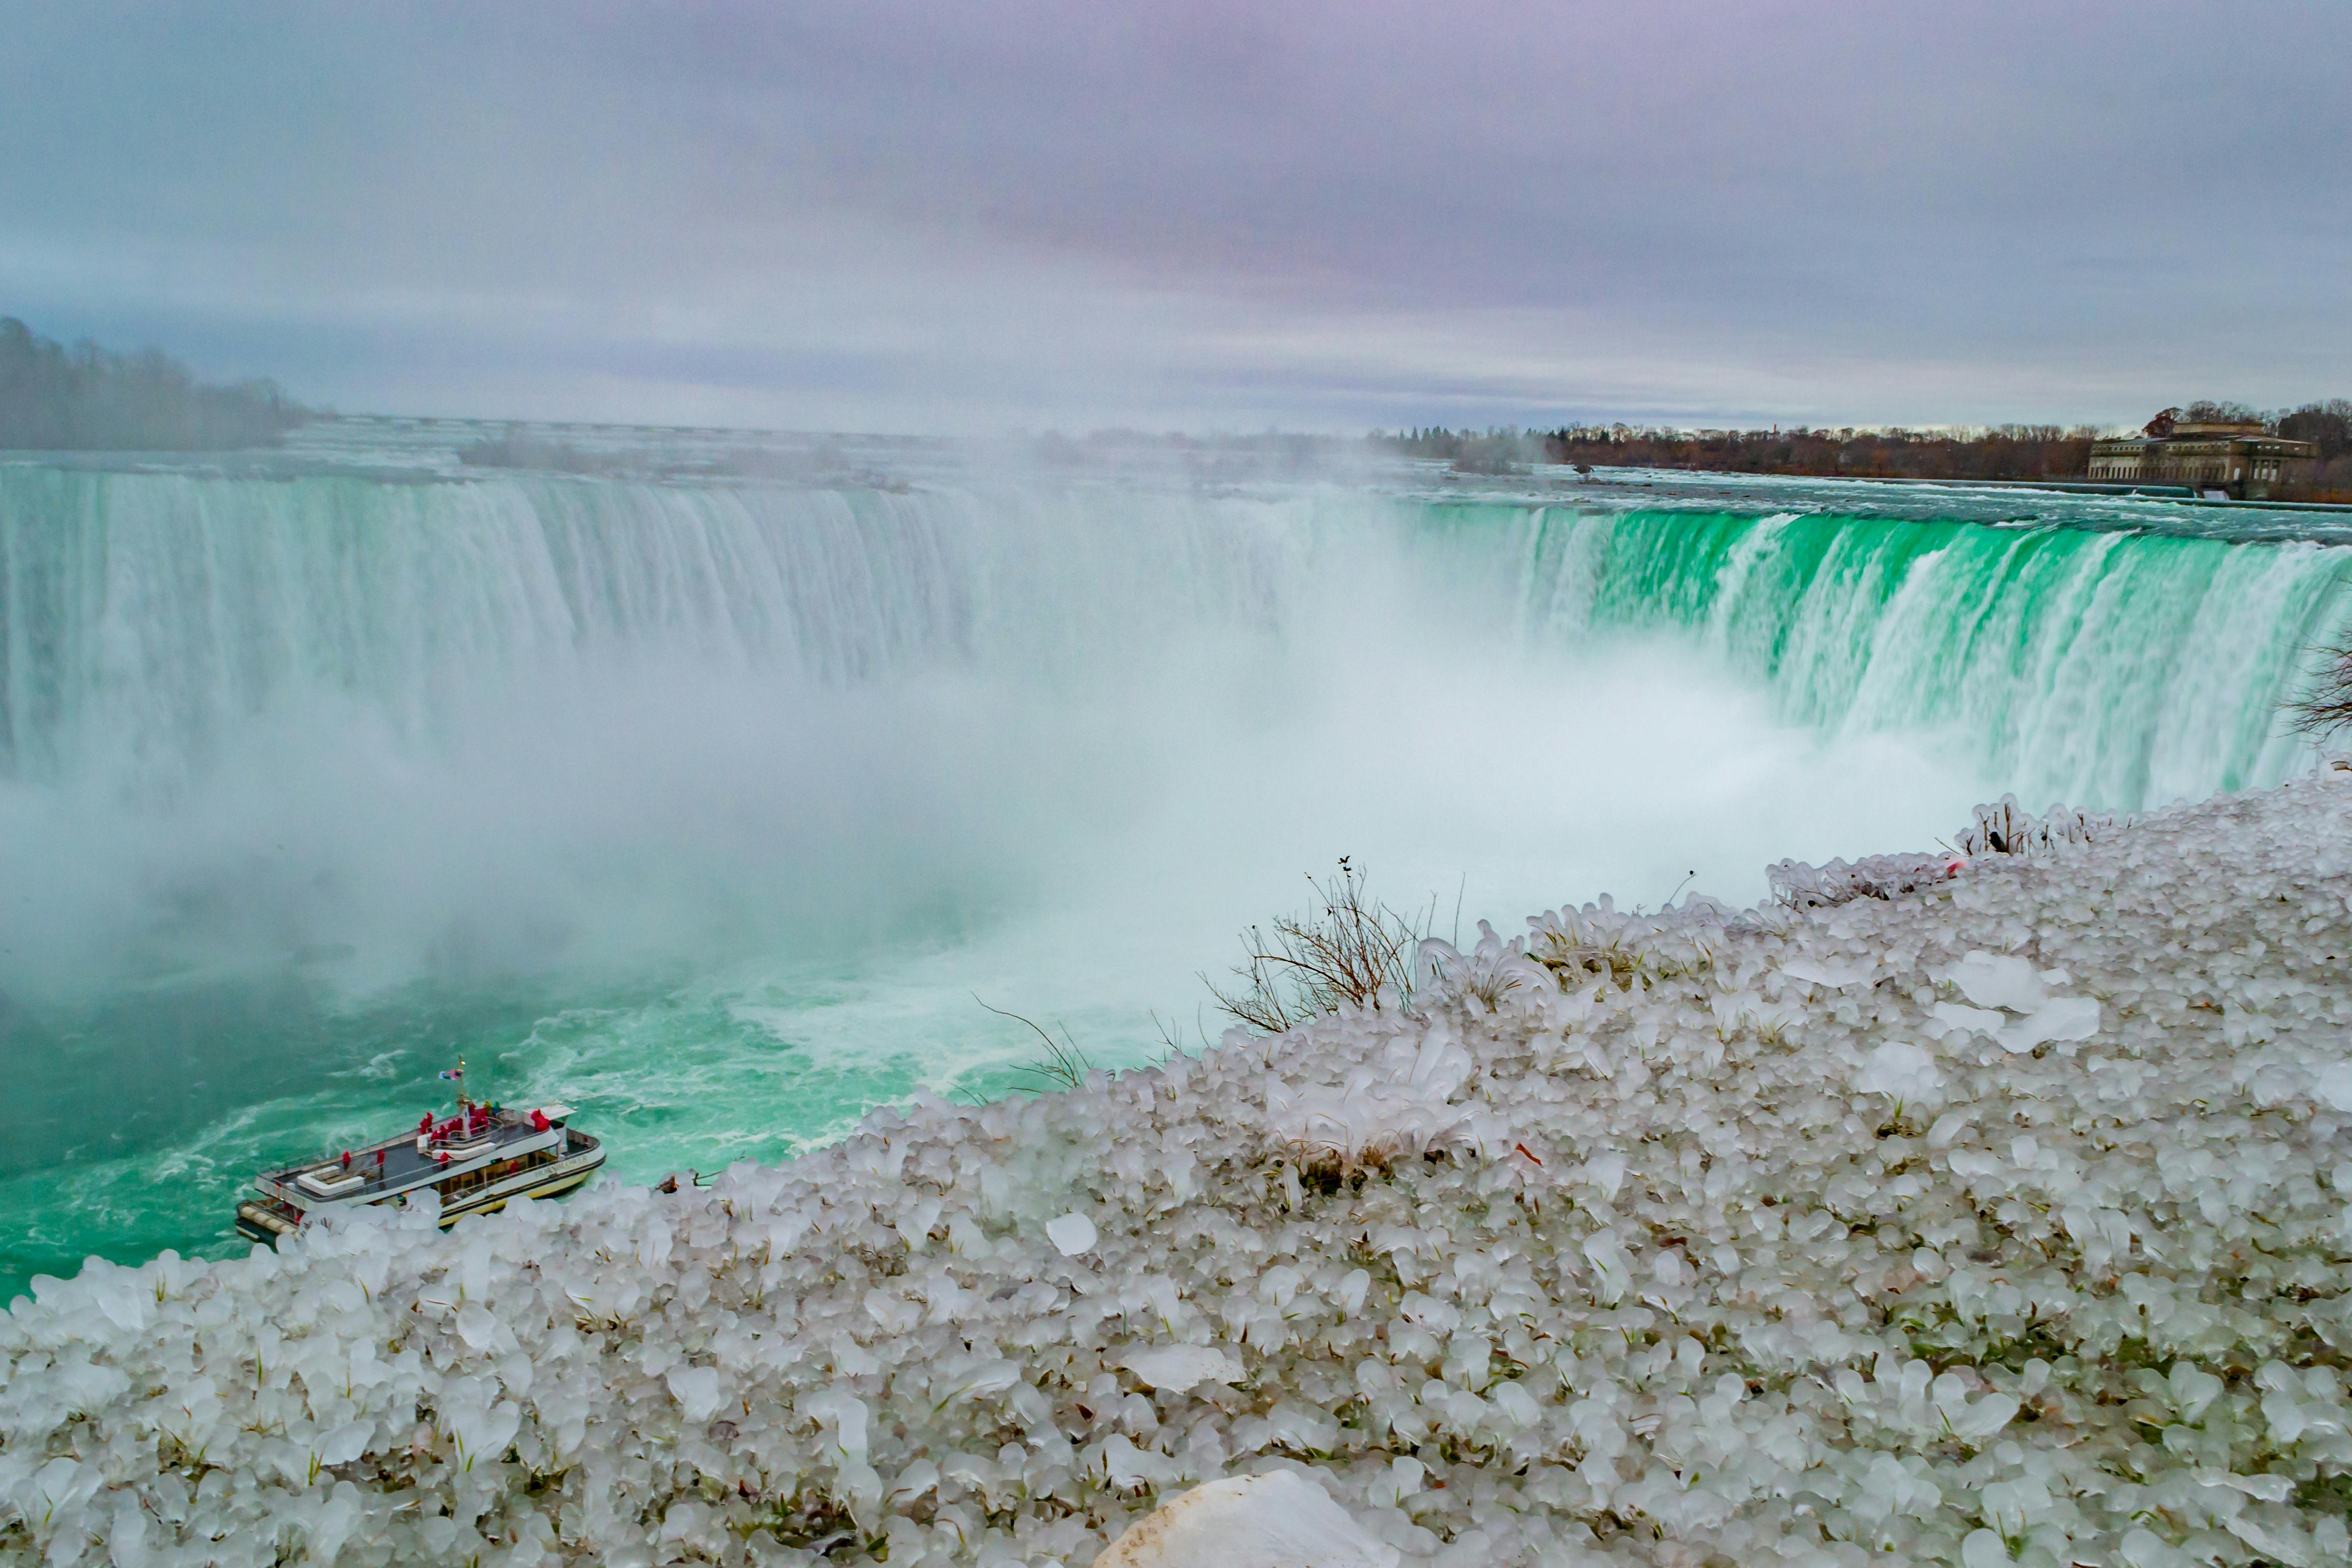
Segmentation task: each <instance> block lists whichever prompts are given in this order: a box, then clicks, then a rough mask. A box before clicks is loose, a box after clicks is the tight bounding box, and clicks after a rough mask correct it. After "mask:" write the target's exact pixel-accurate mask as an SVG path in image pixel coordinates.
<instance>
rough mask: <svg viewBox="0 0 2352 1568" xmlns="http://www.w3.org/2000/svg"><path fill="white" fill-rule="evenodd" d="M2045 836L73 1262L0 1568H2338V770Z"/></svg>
mask: <svg viewBox="0 0 2352 1568" xmlns="http://www.w3.org/2000/svg"><path fill="white" fill-rule="evenodd" d="M2026 837H2027V838H2029V839H2031V840H2032V852H2031V853H2011V852H2009V851H2007V850H2005V849H2004V850H1995V851H1994V852H1992V853H1986V854H1979V855H1977V856H1975V857H1973V858H1970V859H1969V861H1968V862H1967V863H1966V864H1965V865H1964V866H1962V867H1960V868H1958V870H1957V871H1955V872H1954V873H1953V874H1951V875H1950V876H1948V877H1946V878H1940V879H1934V880H1932V881H1930V882H1928V883H1927V884H1926V885H1924V886H1921V887H1917V888H1916V889H1913V890H1911V891H1908V892H1900V891H1896V892H1890V893H1889V894H1888V895H1887V896H1885V897H1861V896H1856V897H1853V898H1850V899H1847V900H1843V901H1833V902H1820V901H1801V903H1799V904H1788V905H1781V906H1776V907H1768V908H1765V909H1761V910H1753V911H1746V912H1734V911H1730V910H1724V909H1722V908H1721V907H1720V906H1717V905H1713V904H1710V903H1707V902H1705V901H1704V900H1699V901H1695V902H1694V903H1692V904H1691V905H1689V906H1686V907H1684V908H1681V909H1677V910H1672V911H1669V912H1668V913H1666V914H1664V915H1660V916H1642V915H1638V914H1628V913H1624V912H1621V911H1618V910H1613V909H1612V908H1609V907H1606V906H1601V907H1588V908H1585V909H1582V910H1559V911H1555V912H1554V913H1552V914H1549V915H1547V916H1544V917H1542V918H1541V919H1538V920H1537V921H1532V922H1530V926H1529V929H1528V931H1527V933H1526V934H1525V935H1524V936H1521V937H1519V938H1517V939H1516V940H1511V941H1505V940H1503V939H1502V938H1501V937H1499V936H1497V935H1496V934H1495V933H1493V932H1492V931H1486V932H1484V933H1482V936H1481V938H1480V940H1479V941H1478V942H1476V943H1475V945H1474V946H1472V947H1471V948H1470V949H1469V950H1468V951H1464V952H1456V951H1454V949H1452V948H1450V947H1445V946H1444V945H1442V944H1433V945H1432V946H1430V947H1428V948H1426V949H1424V951H1423V953H1422V954H1421V962H1422V963H1423V984H1421V986H1420V988H1419V989H1418V990H1417V991H1416V993H1415V994H1414V998H1413V1006H1412V1009H1411V1010H1409V1011H1407V1010H1401V1009H1399V1008H1396V1007H1392V1006H1391V1007H1384V1008H1381V1009H1380V1010H1378V1011H1372V1012H1366V1013H1361V1014H1351V1015H1349V1016H1340V1017H1336V1018H1329V1019H1326V1020H1322V1021H1320V1022H1318V1023H1316V1024H1313V1025H1310V1026H1307V1027H1304V1028H1301V1029H1298V1030H1296V1031H1294V1032H1292V1033H1291V1034H1289V1035H1286V1036H1284V1037H1279V1038H1274V1039H1263V1040H1257V1039H1245V1038H1241V1037H1234V1038H1230V1039H1229V1040H1228V1042H1227V1043H1226V1044H1225V1045H1224V1046H1223V1047H1220V1048H1218V1049H1214V1050H1211V1051H1207V1052H1204V1053H1203V1054H1202V1055H1201V1056H1200V1057H1197V1058H1180V1059H1172V1060H1171V1061H1169V1062H1168V1063H1166V1064H1165V1065H1164V1066H1162V1067H1160V1068H1152V1069H1148V1070H1141V1071H1135V1072H1129V1073H1125V1074H1121V1075H1118V1076H1109V1075H1105V1074H1101V1073H1097V1074H1094V1075H1092V1076H1090V1077H1089V1078H1088V1079H1087V1080H1086V1082H1085V1083H1084V1084H1083V1085H1082V1086H1081V1087H1079V1088H1077V1089H1073V1090H1072V1091H1070V1092H1068V1093H1065V1094H1057V1095H1047V1096H1042V1097H1039V1098H1035V1099H1029V1100H1011V1101H1004V1102H1000V1103H997V1104H994V1105H991V1106H988V1107H986V1108H984V1109H971V1108H965V1107H956V1106H950V1105H947V1104H944V1103H941V1102H940V1101H938V1100H929V1099H925V1100H919V1101H918V1102H917V1103H915V1104H912V1105H910V1106H908V1107H905V1108H903V1109H902V1110H896V1111H891V1112H886V1113H883V1114H880V1115H877V1117H876V1118H875V1119H874V1120H873V1121H871V1122H869V1123H868V1125H867V1126H866V1129H865V1130H864V1131H862V1132H861V1133H860V1134H859V1135H857V1136H856V1137H854V1138H852V1139H850V1140H848V1141H847V1142H844V1143H842V1144H840V1145H837V1146H835V1147H833V1148H830V1149H827V1150H824V1151H822V1152H817V1153H815V1154H813V1155H811V1156H809V1157H807V1158H805V1159H803V1160H801V1161H799V1162H797V1163H793V1164H791V1165H788V1166H784V1167H781V1168H760V1167H754V1166H749V1165H745V1166H739V1167H737V1168H735V1169H733V1170H731V1171H730V1172H728V1173H726V1174H725V1175H724V1176H723V1177H721V1178H720V1179H719V1181H718V1182H717V1183H716V1184H715V1185H713V1186H710V1187H707V1188H699V1189H698V1188H693V1187H688V1188H686V1189H685V1190H682V1191H679V1192H677V1193H675V1194H659V1193H654V1192H648V1191H646V1190H644V1189H640V1188H617V1187H615V1188H606V1189H604V1190H592V1191H591V1192H589V1193H587V1194H583V1195H582V1196H581V1197H580V1198H578V1199H577V1200H575V1201H573V1202H572V1203H570V1204H567V1205H560V1206H551V1205H516V1206H515V1207H514V1208H512V1209H510V1210H509V1212H507V1213H506V1214H504V1215H499V1216H495V1217H488V1218H475V1219H468V1220H467V1221H465V1222H463V1223H462V1224H460V1225H459V1226H457V1228H456V1229H455V1230H453V1231H451V1232H449V1233H447V1234H446V1235H445V1234H443V1233H440V1232H439V1231H437V1230H436V1228H435V1226H434V1223H433V1216H432V1215H429V1214H425V1213H416V1214H408V1215H373V1216H367V1217H365V1218H362V1219H361V1220H358V1221H355V1222H351V1223H345V1224H341V1225H337V1226H331V1227H327V1228H322V1229H320V1230H319V1231H317V1232H316V1233H315V1234H312V1235H310V1236H308V1237H304V1238H302V1239H301V1240H300V1241H299V1242H296V1243H291V1244H289V1246H288V1247H286V1248H285V1249H284V1250H283V1251H282V1252H279V1253H276V1254H272V1253H268V1252H258V1251H257V1252H256V1253H255V1254H254V1255H253V1256H251V1257H250V1258H240V1259H236V1260H235V1261H231V1262H226V1263H199V1262H190V1261H186V1260H184V1259H181V1258H176V1257H173V1256H172V1255H169V1254H166V1255H164V1256H163V1257H162V1258H157V1259H155V1260H154V1261H152V1262H151V1263H149V1264H147V1265H145V1266H144V1267H142V1268H121V1267H115V1266H112V1265H109V1264H105V1263H101V1262H96V1261H93V1262H91V1263H90V1264H89V1265H88V1266H87V1267H86V1268H84V1270H83V1271H82V1273H81V1274H80V1275H79V1277H78V1278H76V1279H73V1280H71V1281H60V1280H56V1279H43V1280H40V1281H38V1282H37V1285H36V1288H35V1291H34V1298H33V1299H32V1300H19V1301H18V1302H17V1303H16V1305H15V1306H14V1307H13V1308H12V1309H11V1310H10V1311H9V1312H8V1313H7V1314H6V1315H5V1317H0V1559H6V1560H11V1561H23V1562H28V1563H29V1562H35V1561H38V1562H43V1563H50V1564H56V1565H58V1568H65V1565H67V1564H71V1563H105V1562H112V1563H119V1564H123V1565H125V1568H134V1565H139V1564H169V1563H230V1564H242V1563H256V1564H261V1563H291V1562H298V1561H299V1562H320V1563H327V1562H339V1563H350V1564H383V1563H473V1562H478V1563H483V1564H510V1565H514V1568H524V1565H528V1564H532V1563H547V1562H551V1561H579V1562H590V1561H593V1562H602V1563H613V1564H624V1565H625V1564H651V1563H675V1562H717V1563H754V1562H757V1563H792V1564H799V1565H803V1568H811V1565H814V1564H816V1563H820V1562H824V1563H856V1562H868V1561H881V1560H886V1559H887V1562H888V1563H890V1564H892V1568H904V1565H905V1564H908V1563H925V1562H937V1563H1000V1564H1003V1563H1032V1564H1038V1563H1057V1564H1076V1565H1080V1568H1083V1565H1084V1564H1087V1563H1092V1562H1094V1561H1095V1560H1096V1558H1097V1556H1098V1555H1100V1554H1101V1553H1102V1552H1105V1551H1106V1550H1107V1549H1108V1548H1109V1547H1110V1545H1111V1543H1112V1542H1113V1541H1114V1540H1115V1539H1116V1538H1118V1537H1119V1536H1120V1535H1121V1534H1122V1532H1124V1531H1126V1530H1127V1529H1128V1527H1129V1525H1130V1524H1132V1523H1134V1522H1135V1521H1137V1520H1139V1519H1140V1518H1143V1517H1144V1516H1146V1515H1148V1514H1149V1513H1150V1512H1151V1511H1152V1510H1154V1509H1155V1508H1156V1507H1159V1506H1160V1505H1162V1504H1164V1503H1167V1502H1169V1501H1170V1500H1173V1499H1175V1498H1177V1497H1179V1496H1180V1495H1181V1494H1185V1493H1187V1492H1191V1491H1192V1489H1195V1488H1199V1487H1202V1486H1203V1485H1205V1484H1207V1483H1213V1482H1219V1481H1234V1480H1238V1479H1241V1478H1244V1477H1251V1476H1260V1477H1265V1476H1276V1475H1287V1476H1289V1477H1290V1478H1292V1479H1289V1480H1286V1481H1282V1482H1280V1483H1278V1484H1279V1485H1280V1486H1281V1487H1283V1488H1286V1489H1287V1488H1291V1487H1294V1486H1296V1487H1300V1488H1311V1489H1314V1490H1315V1493H1316V1494H1317V1495H1318V1496H1320V1497H1321V1498H1323V1499H1325V1500H1328V1504H1329V1505H1330V1507H1331V1508H1332V1509H1333V1510H1337V1511H1338V1512H1339V1513H1340V1514H1344V1516H1345V1517H1346V1518H1347V1519H1349V1520H1350V1521H1353V1525H1354V1527H1355V1528H1357V1529H1360V1530H1361V1531H1363V1532H1365V1534H1366V1536H1367V1537H1368V1538H1369V1539H1370V1541H1371V1542H1376V1543H1377V1544H1378V1545H1379V1546H1381V1547H1383V1548H1387V1549H1393V1551H1394V1552H1396V1553H1397V1554H1398V1558H1399V1561H1400V1562H1401V1563H1405V1564H1448V1565H1455V1564H1458V1565H1462V1568H1469V1565H1471V1564H1478V1565H1482V1568H1483V1565H1489V1564H1492V1565H1508V1564H1515V1563H1519V1564H1535V1563H1544V1564H1571V1565H1572V1564H1594V1563H1602V1562H1612V1563H1675V1564H1697V1563H1708V1562H1720V1561H1725V1560H1733V1561H1737V1562H1739V1563H1742V1564H1766V1563H1842V1564H1856V1565H1859V1564H1863V1563H1879V1562H1903V1563H1920V1562H1943V1563H1964V1564H1967V1565H1968V1568H1991V1565H1994V1564H1999V1563H2011V1562H2015V1563H2032V1564H2042V1565H2053V1564H2063V1563H2096V1564H2101V1565H2111V1568H2174V1565H2180V1564H2187V1563H2231V1564H2236V1563H2253V1562H2262V1563H2285V1564H2307V1565H2315V1564H2321V1563H2341V1562H2343V1561H2345V1560H2347V1555H2352V1543H2347V1531H2346V1525H2345V1507H2346V1500H2347V1497H2352V1400H2347V1394H2346V1389H2345V1383H2344V1374H2343V1372H2342V1371H2341V1368H2342V1367H2343V1366H2344V1365H2345V1364H2346V1363H2347V1357H2352V1293H2347V1289H2346V1286H2347V1271H2346V1260H2347V1255H2352V1208H2347V1197H2352V1137H2347V1129H2352V1120H2347V1117H2348V1116H2352V1048H2347V1029H2348V1028H2352V989H2347V987H2346V986H2345V985H2344V984H2343V983H2342V982H2341V980H2340V979H2339V976H2340V975H2341V974H2342V973H2343V966H2344V964H2345V963H2347V962H2352V776H2347V775H2346V774H2343V773H2323V774H2322V775H2320V776H2318V777H2315V778H2312V779H2307V780H2304V781H2300V782H2297V783H2294V784H2288V785H2286V786H2284V787H2283V788H2281V789H2278V790H2274V791H2271V792H2267V793H2264V794H2261V795H2248V796H2242V797H2237V798H2222V799H2217V800H2213V801H2210V802H2208V803H2206V804H2203V805H2196V806H2191V807H2181V808H2177V809H2175V810H2172V811H2169V812H2166V813H2161V814H2158V815H2155V816H2148V817H2145V818H2142V819H2140V820H2138V821H2137V822H2134V823H2130V824H2100V825H2096V826H2095V827H2094V829H2093V830H2092V831H2089V832H2088V833H2086V834H2084V835H2080V836H2076V837H2069V836H2068V835H2066V834H2064V833H2063V832H2062V833H2059V834H2056V835H2052V836H2047V837H2036V836H2034V835H2032V834H2031V833H2028V834H2027V835H2026ZM1074 1220H1075V1221H1077V1222H1078V1223H1077V1224H1073V1223H1071V1222H1072V1221H1074ZM1196 1495H1197V1494H1196ZM1209 1495H1210V1496H1211V1497H1217V1496H1223V1495H1226V1494H1224V1493H1217V1492H1213V1493H1211V1494H1209ZM1293 1495H1294V1496H1296V1497H1298V1498H1305V1497H1307V1493H1305V1492H1296V1493H1294V1494H1293ZM1195 1506H1199V1505H1195Z"/></svg>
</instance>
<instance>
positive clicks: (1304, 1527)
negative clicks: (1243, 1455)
mask: <svg viewBox="0 0 2352 1568" xmlns="http://www.w3.org/2000/svg"><path fill="white" fill-rule="evenodd" d="M1396 1563H1397V1550H1396V1548H1395V1547H1393V1546H1390V1545H1387V1544H1385V1543H1384V1542H1380V1541H1377V1540H1375V1539H1373V1538H1372V1536H1370V1534H1368V1533H1366V1532H1365V1531H1364V1529H1363V1527H1362V1526H1361V1525H1359V1524H1358V1523H1357V1522H1356V1521H1354V1520H1353V1519H1350V1518H1349V1516H1348V1514H1347V1511H1346V1510H1343V1509H1341V1508H1340V1507H1339V1504H1337V1503H1335V1502H1333V1501H1332V1500H1331V1498H1330V1495H1329V1494H1328V1493H1327V1492H1326V1491H1324V1489H1322V1488H1321V1487H1318V1486H1317V1485H1316V1484H1315V1483H1314V1482H1312V1481H1310V1480H1307V1479H1305V1478H1303V1477H1301V1476H1298V1475H1297V1474H1295V1473H1293V1472H1292V1471H1289V1470H1274V1471H1269V1472H1268V1473H1267V1474H1265V1475H1262V1476H1236V1477H1233V1478H1231V1479H1226V1480H1222V1481H1211V1482H1209V1483H1208V1484H1207V1485H1205V1486H1198V1487H1194V1488H1193V1489H1192V1490H1191V1491H1189V1492H1186V1493H1185V1494H1184V1495H1183V1496H1181V1497H1180V1498H1178V1499H1176V1500H1174V1501H1173V1502H1171V1503H1168V1504H1166V1505H1165V1506H1164V1507H1161V1508H1159V1509H1156V1510H1153V1511H1152V1512H1150V1513H1148V1514H1146V1515H1144V1517H1143V1518H1141V1519H1139V1520H1138V1521H1136V1522H1135V1523H1133V1524H1131V1525H1129V1527H1128V1529H1127V1533H1125V1534H1124V1535H1121V1536H1120V1537H1119V1538H1118V1540H1117V1541H1115V1542H1111V1545H1110V1550H1109V1551H1108V1552H1104V1553H1103V1554H1102V1555H1101V1556H1099V1557H1097V1558H1096V1559H1095V1568H1396Z"/></svg>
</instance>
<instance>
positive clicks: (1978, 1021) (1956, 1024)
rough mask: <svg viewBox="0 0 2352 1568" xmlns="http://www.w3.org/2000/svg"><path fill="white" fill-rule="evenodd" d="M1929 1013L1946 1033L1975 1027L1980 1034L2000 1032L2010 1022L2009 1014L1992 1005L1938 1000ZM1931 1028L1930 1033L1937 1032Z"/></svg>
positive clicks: (1960, 1031) (1950, 1033) (1959, 1031)
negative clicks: (1983, 1005) (1977, 1005)
mask: <svg viewBox="0 0 2352 1568" xmlns="http://www.w3.org/2000/svg"><path fill="white" fill-rule="evenodd" d="M1928 1014H1929V1016H1931V1017H1933V1018H1934V1019H1935V1020H1936V1024H1937V1027H1938V1028H1940V1029H1941V1031H1942V1032H1943V1033H1944V1034H1946V1035H1953V1034H1958V1033H1962V1032H1964V1031H1967V1030H1969V1029H1974V1030H1976V1031H1977V1032H1978V1033H1979V1034H1985V1035H1990V1034H1995V1033H1998V1032H1999V1031H2000V1027H2001V1026H2003V1025H2004V1024H2007V1023H2008V1022H2009V1015H2008V1014H2006V1013H2003V1012H2000V1011H1999V1010H1998V1009H1995V1008H1991V1007H1968V1006H1963V1005H1961V1004H1959V1003H1958V1002H1938V1003H1937V1004H1936V1005H1935V1006H1933V1007H1932V1008H1930V1009H1928ZM1935 1032H1936V1031H1935V1030H1933V1029H1931V1030H1930V1031H1929V1033H1931V1034H1932V1033H1935Z"/></svg>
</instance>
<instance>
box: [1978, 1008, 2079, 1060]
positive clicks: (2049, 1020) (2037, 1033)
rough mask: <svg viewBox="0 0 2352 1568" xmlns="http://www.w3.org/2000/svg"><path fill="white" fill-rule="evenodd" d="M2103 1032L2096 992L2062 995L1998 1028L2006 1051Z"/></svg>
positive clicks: (1998, 1036) (2020, 1050)
mask: <svg viewBox="0 0 2352 1568" xmlns="http://www.w3.org/2000/svg"><path fill="white" fill-rule="evenodd" d="M2098 1032H2099V1004H2098V999H2097V998H2096V997H2093V996H2061V997H2058V998H2056V999H2055V1000H2053V1001H2049V1002H2045V1003H2043V1004H2042V1005H2041V1006H2039V1007H2037V1008H2035V1009H2034V1010H2033V1012H2032V1014H2031V1015H2029V1016H2026V1017H2023V1018H2020V1019H2019V1020H2018V1021H2017V1022H2016V1023H2014V1024H2011V1025H2008V1026H2005V1027H2003V1028H2001V1029H2000V1030H1998V1031H1996V1032H1995V1033H1994V1035H1993V1038H1994V1039H1996V1040H1999V1041H2000V1046H2001V1048H2002V1049H2003V1050H2006V1051H2015V1052H2024V1051H2030V1050H2032V1048H2033V1047H2036V1046H2039V1045H2042V1044H2044V1043H2046V1042H2048V1041H2051V1040H2087V1039H2089V1038H2090V1037H2092V1036H2093V1035H2095V1034H2097V1033H2098Z"/></svg>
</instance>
